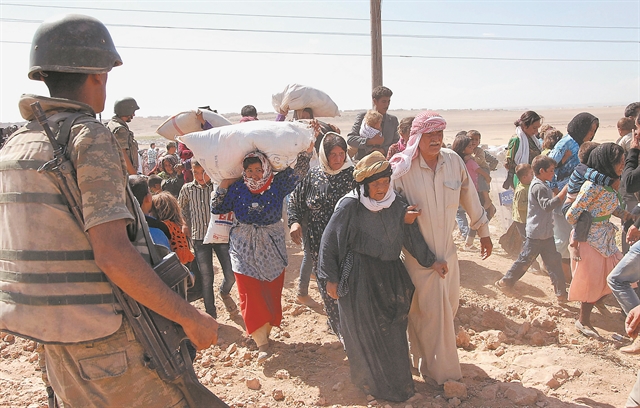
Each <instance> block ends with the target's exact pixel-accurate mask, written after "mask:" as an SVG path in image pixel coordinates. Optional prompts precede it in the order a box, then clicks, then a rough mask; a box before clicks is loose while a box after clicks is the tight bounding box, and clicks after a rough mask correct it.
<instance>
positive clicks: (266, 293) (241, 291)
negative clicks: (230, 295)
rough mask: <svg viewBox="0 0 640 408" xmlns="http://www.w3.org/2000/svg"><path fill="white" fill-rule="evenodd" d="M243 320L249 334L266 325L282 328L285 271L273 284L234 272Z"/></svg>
mask: <svg viewBox="0 0 640 408" xmlns="http://www.w3.org/2000/svg"><path fill="white" fill-rule="evenodd" d="M234 275H235V276H236V285H237V286H238V295H239V298H240V311H241V312H242V319H244V325H245V326H246V328H247V332H248V333H249V334H251V333H253V332H254V331H256V330H258V329H259V328H261V327H262V326H264V325H265V324H266V323H269V324H271V326H278V327H280V322H281V321H282V303H281V301H280V300H281V298H282V287H283V286H284V269H283V270H282V273H281V274H280V276H278V277H277V278H275V279H274V280H273V281H271V282H267V281H261V280H258V279H255V278H252V277H249V276H246V275H241V274H239V273H236V272H234Z"/></svg>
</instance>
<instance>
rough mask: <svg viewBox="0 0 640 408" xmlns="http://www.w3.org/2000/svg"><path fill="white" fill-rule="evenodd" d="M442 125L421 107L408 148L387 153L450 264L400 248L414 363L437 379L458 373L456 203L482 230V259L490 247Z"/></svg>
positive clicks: (481, 214) (398, 182) (397, 181)
mask: <svg viewBox="0 0 640 408" xmlns="http://www.w3.org/2000/svg"><path fill="white" fill-rule="evenodd" d="M446 125H447V123H446V121H445V120H444V118H442V116H440V115H439V114H438V113H436V112H433V111H425V112H422V113H420V114H419V115H417V116H416V118H415V119H414V121H413V124H412V125H411V137H410V139H409V142H408V144H407V148H406V149H405V151H404V152H401V153H398V154H396V155H395V156H393V157H392V158H391V165H392V166H393V167H394V169H393V175H392V179H393V186H394V189H395V190H396V191H397V192H398V193H399V194H401V195H402V196H404V197H405V199H406V200H407V201H408V202H410V203H411V204H412V205H416V206H417V208H419V209H420V210H422V213H421V214H420V215H419V216H418V218H417V219H418V225H419V226H420V231H421V233H422V236H423V237H424V240H425V242H426V243H427V245H428V246H429V249H430V250H431V251H432V252H433V253H434V254H435V256H436V259H438V260H443V261H446V262H447V266H448V273H447V274H446V275H445V276H444V278H442V276H441V275H440V274H439V273H438V271H436V270H434V269H433V268H426V267H424V266H422V265H420V263H419V262H418V260H417V259H416V258H414V257H413V255H411V253H409V252H407V251H403V253H404V255H405V266H406V268H407V270H408V272H409V275H410V276H411V280H412V282H413V285H414V286H415V288H416V292H415V294H414V296H413V301H412V304H411V310H410V311H409V326H408V333H409V343H410V353H411V355H412V365H413V367H415V368H417V369H418V370H419V371H420V372H421V373H422V374H423V375H424V376H425V377H427V378H431V379H433V380H435V381H436V382H437V383H438V384H444V383H445V382H446V381H447V380H459V379H460V378H461V377H462V373H461V371H460V363H459V360H458V352H457V348H456V331H455V327H454V323H453V319H454V317H455V315H456V312H457V310H458V305H459V299H460V269H459V265H458V258H457V254H456V246H455V245H454V243H453V234H452V233H453V229H454V227H455V214H456V210H457V208H458V206H459V205H462V207H463V208H464V209H465V211H466V212H467V214H468V215H469V218H470V226H471V227H472V228H473V229H475V230H477V231H478V234H479V235H480V245H481V250H480V253H481V256H482V259H486V258H487V257H488V256H490V255H491V250H492V248H493V244H492V243H491V238H490V237H489V225H488V220H487V217H486V214H485V211H484V209H483V208H482V205H481V204H480V200H479V199H478V194H477V193H476V190H475V187H473V182H472V181H470V180H469V177H468V173H467V170H466V168H465V165H464V162H463V161H462V159H461V158H460V156H458V155H457V154H456V153H455V152H453V151H451V150H449V149H444V148H442V139H443V131H444V129H445V128H446ZM436 197H437V199H436Z"/></svg>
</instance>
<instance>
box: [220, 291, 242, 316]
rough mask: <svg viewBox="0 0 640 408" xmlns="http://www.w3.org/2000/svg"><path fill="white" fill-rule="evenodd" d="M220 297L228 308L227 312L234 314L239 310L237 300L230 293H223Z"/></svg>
mask: <svg viewBox="0 0 640 408" xmlns="http://www.w3.org/2000/svg"><path fill="white" fill-rule="evenodd" d="M220 299H222V303H224V308H225V309H227V313H229V314H234V313H237V312H238V305H236V302H234V300H233V298H232V297H231V295H229V294H226V295H223V294H222V293H221V294H220Z"/></svg>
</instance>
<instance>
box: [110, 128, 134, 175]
mask: <svg viewBox="0 0 640 408" xmlns="http://www.w3.org/2000/svg"><path fill="white" fill-rule="evenodd" d="M107 129H109V130H110V131H111V133H113V135H114V136H115V137H116V139H117V140H118V143H120V147H121V148H123V149H125V150H127V152H128V153H129V160H131V164H132V165H133V168H134V169H135V170H136V171H137V170H138V165H139V161H140V158H139V155H138V142H137V141H136V139H135V138H134V137H133V132H132V131H131V130H129V126H128V125H127V124H126V123H125V122H124V121H123V120H122V119H120V118H119V117H117V116H114V117H113V118H111V120H110V121H109V123H107ZM120 132H122V133H123V134H126V137H121V136H120V135H119V133H120ZM125 140H126V144H123V142H124V141H125Z"/></svg>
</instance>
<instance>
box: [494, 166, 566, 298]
mask: <svg viewBox="0 0 640 408" xmlns="http://www.w3.org/2000/svg"><path fill="white" fill-rule="evenodd" d="M531 167H532V168H533V172H534V174H535V178H534V179H533V181H532V182H531V184H530V186H529V197H528V199H529V204H528V206H527V225H526V227H525V231H526V240H525V242H524V246H523V247H522V252H521V253H520V256H519V257H518V259H517V260H516V261H515V263H514V264H513V265H512V266H511V268H510V269H509V270H508V271H507V273H506V275H504V277H503V278H502V279H500V280H499V281H497V282H496V283H495V285H496V286H497V287H498V288H499V289H500V290H502V291H503V292H507V293H508V292H510V290H511V289H512V288H513V285H515V283H516V282H517V281H518V280H519V279H520V278H522V276H523V275H524V274H525V272H527V269H529V266H531V263H532V262H533V261H534V260H535V259H536V257H537V256H538V255H541V256H542V260H543V261H544V263H545V265H546V266H547V268H548V270H549V277H550V278H551V283H552V284H553V288H554V292H555V294H556V297H557V299H558V302H566V301H567V288H566V282H565V278H564V273H563V272H562V257H561V256H560V253H559V252H558V251H557V250H556V244H555V241H554V239H553V210H554V209H556V208H558V207H559V206H561V205H562V203H563V201H564V199H565V197H566V195H567V186H565V187H564V188H563V189H562V191H560V193H558V195H557V196H555V197H553V192H552V191H551V189H550V188H549V187H548V186H547V184H546V183H548V182H550V181H551V180H553V176H554V171H555V168H556V161H555V160H553V159H552V158H550V157H548V156H543V155H539V156H536V158H535V159H533V162H532V163H531Z"/></svg>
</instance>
